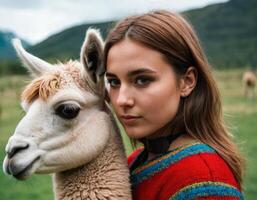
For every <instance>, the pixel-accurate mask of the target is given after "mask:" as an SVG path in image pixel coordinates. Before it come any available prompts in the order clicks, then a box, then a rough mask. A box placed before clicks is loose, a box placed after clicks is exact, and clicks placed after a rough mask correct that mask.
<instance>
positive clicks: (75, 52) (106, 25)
mask: <svg viewBox="0 0 257 200" xmlns="http://www.w3.org/2000/svg"><path fill="white" fill-rule="evenodd" d="M113 25H114V22H103V23H94V24H83V25H79V26H75V27H72V28H69V29H66V30H64V31H62V32H60V33H57V34H55V35H52V36H50V37H49V38H47V39H46V40H44V41H43V42H41V43H39V44H36V45H35V46H32V47H31V48H29V51H31V52H33V53H34V54H35V55H37V56H39V57H41V58H44V59H48V60H53V61H56V60H69V59H70V58H71V59H77V58H78V57H79V53H80V48H81V45H82V43H83V41H84V39H85V33H86V30H87V29H88V28H90V27H92V28H97V29H99V30H100V32H101V34H102V36H103V37H106V35H107V33H108V31H109V29H110V28H111V27H112V26H113Z"/></svg>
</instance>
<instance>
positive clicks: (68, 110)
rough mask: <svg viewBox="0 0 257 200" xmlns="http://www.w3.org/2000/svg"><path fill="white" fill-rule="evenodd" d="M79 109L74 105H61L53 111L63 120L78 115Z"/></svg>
mask: <svg viewBox="0 0 257 200" xmlns="http://www.w3.org/2000/svg"><path fill="white" fill-rule="evenodd" d="M79 111H80V107H78V106H77V105H74V104H61V105H60V106H58V107H57V108H56V109H55V114H57V115H58V116H60V117H61V118H64V119H73V118H75V117H77V115H78V114H79Z"/></svg>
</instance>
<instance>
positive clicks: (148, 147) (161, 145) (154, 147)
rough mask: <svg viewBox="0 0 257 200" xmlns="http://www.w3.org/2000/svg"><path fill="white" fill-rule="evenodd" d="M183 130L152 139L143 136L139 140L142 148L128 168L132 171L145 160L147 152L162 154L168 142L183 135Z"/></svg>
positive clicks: (167, 146) (166, 149)
mask: <svg viewBox="0 0 257 200" xmlns="http://www.w3.org/2000/svg"><path fill="white" fill-rule="evenodd" d="M183 134H184V131H183V132H180V133H177V134H171V135H168V136H163V137H159V138H154V139H147V138H143V139H141V140H140V141H141V142H142V143H143V144H144V147H145V148H144V150H143V152H142V153H140V154H139V155H138V157H137V158H136V159H135V160H134V162H132V163H131V165H130V167H129V168H130V170H131V171H133V170H134V169H135V168H136V167H137V166H139V165H141V164H142V163H143V162H145V161H146V160H147V157H148V154H149V153H154V154H163V153H166V152H167V151H168V150H169V147H170V144H171V143H172V142H173V141H174V140H175V139H177V138H178V137H179V136H181V135H183Z"/></svg>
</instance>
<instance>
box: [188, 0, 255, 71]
mask: <svg viewBox="0 0 257 200" xmlns="http://www.w3.org/2000/svg"><path fill="white" fill-rule="evenodd" d="M184 14H185V15H186V16H187V18H188V19H189V20H190V21H191V23H192V24H193V25H194V27H195V29H196V31H197V33H198V35H199V37H200V39H201V41H202V45H203V46H204V49H205V50H206V53H207V55H208V57H209V60H210V61H211V63H213V64H214V65H215V66H219V67H243V66H251V67H257V23H256V19H257V1H256V0H230V1H229V2H227V3H222V4H216V5H210V6H207V7H205V8H202V9H196V10H191V11H188V12H186V13H184Z"/></svg>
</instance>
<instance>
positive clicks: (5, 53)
mask: <svg viewBox="0 0 257 200" xmlns="http://www.w3.org/2000/svg"><path fill="white" fill-rule="evenodd" d="M15 37H17V36H16V35H15V34H14V33H12V32H9V31H1V30H0V59H1V61H2V60H10V59H13V58H15V57H16V53H15V51H14V49H13V47H12V45H11V39H12V38H15ZM22 43H23V45H24V46H25V47H27V46H28V45H29V44H28V42H26V41H24V40H22Z"/></svg>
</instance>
